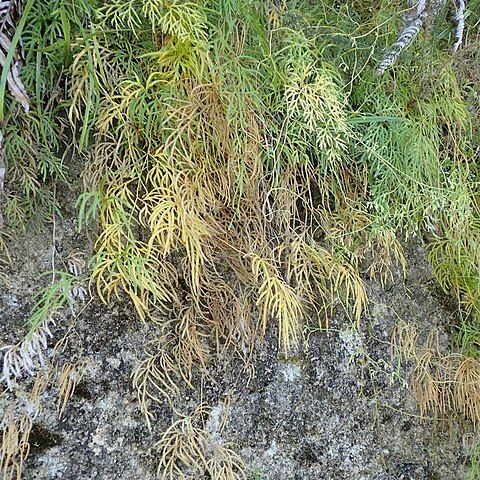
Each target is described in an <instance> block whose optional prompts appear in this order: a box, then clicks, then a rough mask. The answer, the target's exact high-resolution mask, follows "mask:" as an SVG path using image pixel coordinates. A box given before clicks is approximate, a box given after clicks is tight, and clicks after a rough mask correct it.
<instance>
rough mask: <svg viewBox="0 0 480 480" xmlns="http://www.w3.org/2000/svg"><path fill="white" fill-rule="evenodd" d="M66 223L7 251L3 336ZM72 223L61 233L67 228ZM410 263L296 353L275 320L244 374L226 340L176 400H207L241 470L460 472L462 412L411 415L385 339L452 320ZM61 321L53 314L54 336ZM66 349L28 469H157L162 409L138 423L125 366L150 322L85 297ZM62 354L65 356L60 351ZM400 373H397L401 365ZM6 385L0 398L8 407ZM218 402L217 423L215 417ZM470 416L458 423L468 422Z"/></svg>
mask: <svg viewBox="0 0 480 480" xmlns="http://www.w3.org/2000/svg"><path fill="white" fill-rule="evenodd" d="M73 231H74V229H73V226H72V225H71V224H70V223H69V222H68V220H64V221H63V224H59V225H57V227H56V231H55V233H54V235H53V236H52V233H51V232H47V233H46V234H42V235H40V234H39V235H38V236H36V237H32V238H30V239H29V240H28V241H27V242H26V243H25V244H24V245H23V246H22V245H16V246H14V248H13V249H12V257H13V263H12V265H11V266H10V267H6V268H3V273H4V274H5V275H6V283H5V286H4V287H3V288H2V291H1V292H0V318H1V319H2V321H1V322H0V341H1V343H2V344H10V343H12V342H15V341H18V339H19V338H21V336H22V335H23V334H24V332H25V330H24V327H23V324H24V322H25V321H26V319H27V316H28V309H29V307H30V305H31V301H32V300H31V295H32V293H33V292H34V291H35V289H36V288H37V287H38V286H39V284H40V283H41V282H39V281H38V278H39V274H40V273H41V272H42V271H45V270H48V269H49V267H50V265H51V260H52V252H53V251H54V250H53V249H55V251H56V252H57V253H56V254H55V255H56V256H57V260H58V261H60V260H61V258H62V253H58V251H59V250H60V251H65V252H68V251H69V250H71V249H75V248H80V247H81V245H82V242H84V240H82V239H81V238H77V237H75V235H74V234H72V233H71V232H73ZM69 232H70V233H69ZM408 261H409V273H408V278H407V279H406V281H405V282H403V281H401V280H397V281H396V284H391V285H389V286H387V287H386V288H381V287H380V286H379V285H378V284H375V283H374V282H370V281H368V282H367V284H368V292H369V298H370V302H371V303H370V313H369V315H368V317H366V318H364V319H363V320H362V328H361V333H358V332H357V331H356V330H355V329H353V328H352V325H351V323H350V322H349V320H347V319H346V318H345V317H344V316H343V315H342V314H341V313H340V312H338V314H337V315H335V317H334V318H333V319H332V320H331V322H330V330H329V331H328V332H320V331H315V330H314V329H313V330H312V331H311V332H309V335H308V337H305V338H306V341H305V342H304V344H303V345H301V346H300V347H299V348H298V349H297V351H295V352H294V353H292V354H290V355H288V356H285V355H284V353H283V352H282V351H278V348H277V345H276V334H275V332H269V335H267V338H266V339H265V341H264V342H263V343H261V342H259V343H258V345H257V346H256V350H255V354H254V357H253V366H254V372H255V374H254V375H252V374H251V373H252V372H251V371H250V372H249V371H246V370H245V368H244V365H243V363H242V362H241V361H240V360H239V358H238V357H236V356H235V354H234V353H233V352H227V353H225V352H224V353H222V354H219V355H218V358H217V360H216V361H215V362H214V363H213V364H212V365H211V366H210V377H203V378H200V377H198V378H197V379H196V380H195V383H194V387H195V388H194V389H190V390H188V389H186V390H185V391H183V392H182V394H181V395H180V396H179V398H178V400H177V402H176V404H175V406H176V408H178V409H179V410H180V411H183V412H189V411H192V409H193V408H194V407H195V406H196V405H197V404H199V403H200V402H205V403H207V404H209V405H210V406H211V407H213V410H212V413H211V416H210V418H209V419H207V426H206V428H207V430H208V431H210V433H211V435H212V438H215V439H216V440H215V441H228V442H234V443H235V444H236V447H235V448H236V451H237V452H238V453H239V454H240V455H241V457H242V458H243V460H244V462H245V464H246V466H247V474H248V478H249V479H252V480H297V479H298V480H328V479H330V480H348V479H351V480H400V479H403V480H407V479H408V480H459V479H462V478H466V472H467V467H466V463H468V461H466V458H465V452H464V451H463V450H462V441H461V440H462V436H463V434H464V433H465V431H464V430H463V429H462V428H463V427H462V426H461V425H460V423H458V422H455V421H450V422H448V423H447V422H433V421H431V420H428V419H421V418H419V412H418V409H417V407H416V404H415V401H414V399H413V397H412V395H411V393H410V391H409V389H408V387H406V386H405V385H404V383H403V382H402V381H401V379H400V378H399V377H398V373H399V372H398V370H397V365H396V364H395V362H393V361H392V359H391V353H390V347H389V344H388V342H389V340H390V336H391V333H392V329H393V325H394V322H395V321H396V320H397V318H403V319H405V320H408V321H415V322H417V323H418V324H419V326H420V327H421V328H423V329H430V328H437V329H438V330H439V332H440V339H441V342H442V343H443V345H444V346H445V347H446V346H447V345H448V342H449V338H450V334H451V331H450V329H449V327H448V325H449V324H450V323H451V322H452V318H453V317H452V315H453V314H452V311H451V306H450V305H449V300H448V299H447V298H445V296H444V295H443V294H441V293H440V292H439V289H438V287H437V285H436V283H435V281H434V279H433V277H432V274H431V272H430V269H429V267H428V263H427V261H426V258H425V253H424V251H423V249H422V247H421V246H420V245H418V244H412V245H410V247H409V249H408ZM67 328H68V324H57V326H56V327H55V328H54V329H53V332H52V333H53V334H54V339H53V340H52V342H51V346H50V348H53V345H54V341H56V340H59V339H60V338H61V337H62V336H63V335H64V334H65V333H66V330H67ZM74 331H75V334H74V335H73V337H72V338H73V339H72V340H71V342H70V344H69V347H68V348H66V349H65V351H64V352H63V353H61V354H60V359H61V360H62V359H63V360H64V361H66V360H68V359H70V358H73V357H75V356H78V351H79V349H80V350H81V356H82V358H85V359H87V360H88V363H87V367H86V371H85V374H84V376H83V379H82V380H81V382H80V383H79V385H78V386H77V388H76V390H75V393H74V395H73V397H72V398H71V400H70V401H69V403H68V405H67V408H66V410H65V412H64V414H63V415H62V416H61V418H59V417H58V413H57V393H58V392H57V391H56V389H55V388H53V387H52V388H50V389H47V391H46V392H45V393H44V394H43V396H42V399H41V405H42V410H41V413H40V414H39V415H38V416H37V418H36V419H35V420H34V428H33V430H32V434H31V438H30V440H31V452H30V455H29V457H28V459H27V461H26V465H25V472H24V477H23V478H24V479H25V480H34V479H35V480H49V479H64V480H87V479H103V480H113V479H122V480H127V479H128V480H150V479H154V478H156V468H157V463H158V453H157V452H156V451H155V448H154V444H155V442H156V441H157V440H158V438H159V436H160V435H161V433H162V431H164V430H165V429H166V428H167V427H168V426H169V425H170V424H171V421H172V418H173V417H172V410H171V409H170V407H169V406H168V405H167V404H166V403H165V404H164V405H161V406H157V407H155V406H154V407H153V412H154V413H155V418H156V420H155V422H154V428H153V431H152V432H149V430H148V429H147V427H146V424H145V421H144V419H143V417H142V414H141V412H140V409H139V406H138V402H137V398H136V393H135V392H134V391H133V388H132V385H131V378H130V376H131V373H132V370H133V368H134V367H135V365H137V364H138V362H139V361H140V359H141V358H142V356H143V351H144V344H145V342H146V341H147V340H149V339H151V338H154V336H155V328H154V327H153V326H152V325H148V324H142V323H141V322H140V321H139V320H138V318H137V317H136V315H135V313H134V311H133V309H132V308H131V307H130V305H129V303H128V302H127V301H120V302H117V303H116V304H113V305H111V306H110V305H109V306H106V305H103V304H101V303H100V302H99V301H98V300H94V301H93V302H91V303H90V304H89V305H88V306H87V307H86V309H85V310H84V311H83V313H82V314H81V315H80V317H79V318H78V319H77V320H76V322H75V325H74ZM62 356H63V357H62ZM400 373H405V372H400ZM8 398H10V397H8V396H7V397H3V398H2V400H1V405H0V406H1V408H2V409H3V411H4V410H5V408H6V407H7V404H8ZM223 413H226V414H228V422H227V424H226V427H225V429H224V430H222V431H220V429H219V426H218V422H219V415H220V414H223ZM465 428H467V427H465Z"/></svg>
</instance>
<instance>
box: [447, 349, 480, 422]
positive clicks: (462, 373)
mask: <svg viewBox="0 0 480 480" xmlns="http://www.w3.org/2000/svg"><path fill="white" fill-rule="evenodd" d="M453 407H454V408H455V410H456V411H457V412H459V413H461V414H462V415H464V416H465V417H466V418H468V419H470V420H471V421H472V423H473V425H474V428H476V427H477V426H478V425H479V422H480V362H479V361H478V360H477V359H475V358H466V359H465V360H463V362H462V363H461V364H460V365H459V366H458V368H457V369H456V371H455V385H454V389H453Z"/></svg>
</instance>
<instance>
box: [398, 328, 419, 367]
mask: <svg viewBox="0 0 480 480" xmlns="http://www.w3.org/2000/svg"><path fill="white" fill-rule="evenodd" d="M419 335H420V329H419V328H418V326H417V324H415V323H413V322H405V321H404V320H399V321H398V322H396V323H395V328H394V329H393V333H392V340H391V345H392V347H391V348H392V356H393V357H394V358H398V359H400V360H401V359H404V360H405V361H411V360H418V357H417V355H418V337H419Z"/></svg>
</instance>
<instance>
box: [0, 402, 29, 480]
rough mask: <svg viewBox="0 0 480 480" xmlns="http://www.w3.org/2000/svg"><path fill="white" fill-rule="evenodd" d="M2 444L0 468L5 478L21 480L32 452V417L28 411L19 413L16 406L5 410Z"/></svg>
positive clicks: (5, 479)
mask: <svg viewBox="0 0 480 480" xmlns="http://www.w3.org/2000/svg"><path fill="white" fill-rule="evenodd" d="M1 428H2V445H1V450H0V470H1V472H2V475H3V479H4V480H20V479H21V478H22V471H23V464H24V462H25V460H26V458H27V457H28V454H29V452H30V443H29V441H28V440H29V437H30V431H31V430H32V419H31V418H30V416H29V415H28V414H26V413H19V412H18V411H17V410H16V409H15V406H10V407H9V408H8V409H7V411H6V412H5V414H4V416H3V419H2V422H1Z"/></svg>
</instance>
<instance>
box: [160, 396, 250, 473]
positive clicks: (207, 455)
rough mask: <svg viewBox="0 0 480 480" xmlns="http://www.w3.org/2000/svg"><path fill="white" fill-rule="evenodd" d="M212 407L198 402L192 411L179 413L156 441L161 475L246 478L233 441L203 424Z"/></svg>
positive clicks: (211, 413)
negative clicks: (226, 441) (225, 439)
mask: <svg viewBox="0 0 480 480" xmlns="http://www.w3.org/2000/svg"><path fill="white" fill-rule="evenodd" d="M213 410H214V409H212V408H211V407H209V406H207V405H205V404H201V405H199V406H198V407H197V408H196V409H195V411H194V412H193V413H192V414H191V415H183V414H180V418H179V419H178V420H176V421H175V422H174V423H173V424H172V425H171V426H170V427H169V428H168V429H167V430H166V431H165V432H164V433H163V435H162V437H161V438H160V440H159V441H158V442H157V444H156V445H155V447H156V449H157V450H158V452H159V455H160V462H159V465H158V475H159V476H160V478H162V479H169V480H174V479H176V480H187V479H189V480H191V479H194V478H202V476H203V475H207V476H208V478H211V479H212V480H245V479H246V474H245V466H244V464H243V461H242V459H241V458H240V456H239V455H238V454H237V453H236V452H235V451H234V450H233V448H232V447H233V446H234V445H233V444H230V443H225V442H223V441H222V439H221V438H220V437H219V435H218V432H210V431H207V430H206V428H204V427H203V426H202V424H204V423H205V422H206V420H207V419H208V418H209V417H211V416H212V415H213ZM207 423H208V422H207Z"/></svg>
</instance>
